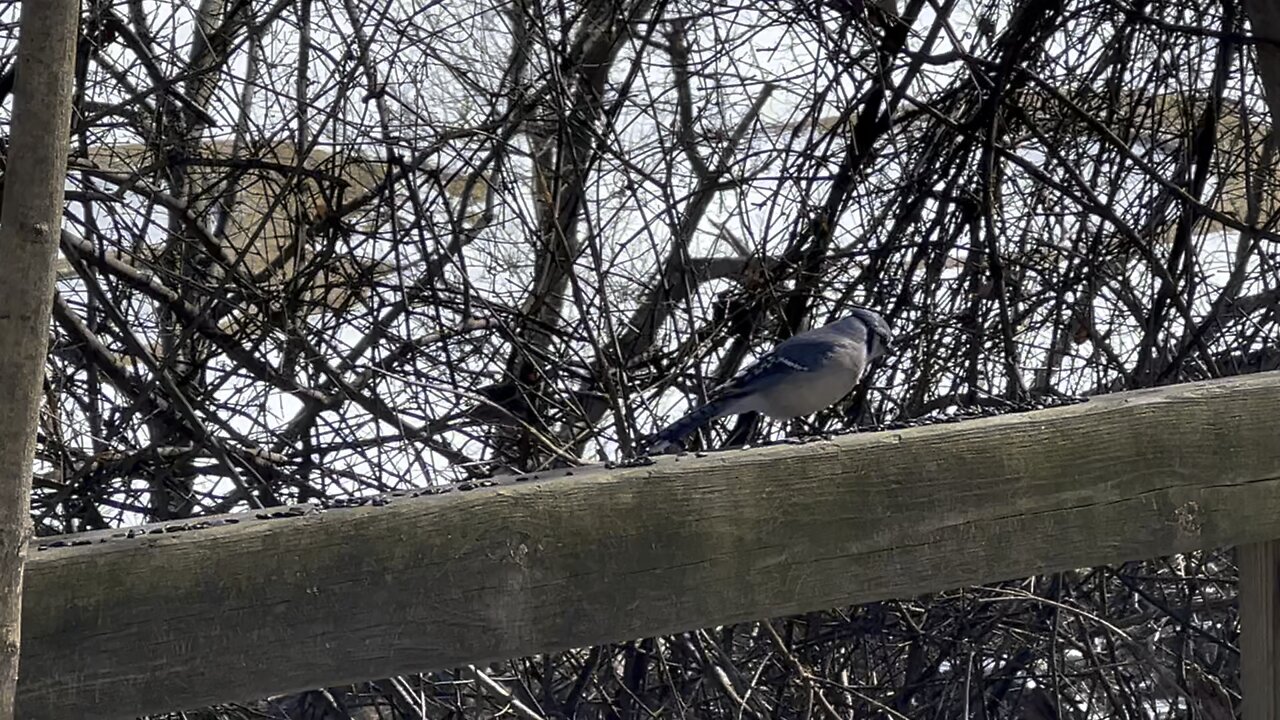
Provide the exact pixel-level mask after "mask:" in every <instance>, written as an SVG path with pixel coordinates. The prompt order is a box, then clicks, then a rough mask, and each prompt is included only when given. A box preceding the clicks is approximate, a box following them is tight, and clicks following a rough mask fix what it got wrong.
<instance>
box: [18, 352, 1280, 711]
mask: <svg viewBox="0 0 1280 720" xmlns="http://www.w3.org/2000/svg"><path fill="white" fill-rule="evenodd" d="M1278 428H1280V373H1268V374H1263V375H1254V376H1249V377H1244V378H1236V379H1230V380H1224V381H1214V382H1207V383H1197V384H1190V385H1180V386H1173V387H1167V388H1161V389H1157V390H1152V391H1143V392H1134V393H1124V394H1118V395H1113V396H1108V397H1101V398H1096V399H1094V400H1091V401H1090V402H1087V403H1083V404H1080V405H1075V406H1070V407H1065V408H1057V409H1053V410H1046V411H1040V412H1034V413H1026V414H1020V415H1013V416H1006V417H999V418H991V419H984V420H979V421H972V422H963V423H955V424H948V425H934V426H928V427H921V428H915V429H911V430H906V431H893V432H881V433H872V434H862V435H853V436H847V437H841V438H838V439H836V440H832V441H822V442H813V443H809V444H801V445H783V446H776V447H769V448H763V449H758V450H752V451H730V452H722V453H712V454H708V455H706V456H705V457H692V456H689V457H684V458H679V459H676V458H664V459H661V460H659V461H658V462H657V463H656V464H653V465H650V466H646V467H632V468H617V469H604V468H597V469H593V470H590V471H585V472H584V471H581V470H579V471H577V473H576V474H575V476H573V477H565V478H555V479H548V478H545V477H544V478H543V479H541V480H531V481H528V482H521V483H512V484H510V485H506V486H502V487H495V488H487V489H478V490H472V491H469V492H453V493H449V494H446V495H441V496H436V497H419V498H412V499H410V498H403V499H396V500H393V501H391V502H390V503H388V504H385V505H382V506H377V507H374V506H366V507H361V508H355V509H345V510H334V511H328V512H321V513H311V514H307V515H303V516H298V517H288V518H284V519H274V520H254V519H252V518H253V516H247V517H243V516H242V517H241V518H240V520H241V521H240V522H238V523H235V524H222V525H220V526H218V527H213V528H209V529H202V530H191V531H187V532H174V533H160V534H147V535H142V536H140V537H136V538H131V539H123V538H111V539H107V538H108V535H109V534H99V535H95V536H85V537H82V538H75V539H78V540H80V541H87V542H88V544H85V545H82V546H70V547H59V548H53V549H46V550H42V551H38V552H33V553H32V560H31V562H30V563H29V565H28V571H27V576H26V582H27V594H26V604H25V613H24V620H25V622H24V627H23V648H22V650H23V654H22V677H21V680H20V683H19V707H20V711H19V714H20V716H21V717H24V718H33V719H37V720H38V719H40V718H65V717H88V716H92V717H97V718H124V717H132V716H135V715H137V714H140V713H143V712H156V711H163V710H173V709H179V708H189V707H193V706H199V705H203V704H208V703H213V702H216V701H227V700H237V699H246V698H253V697H261V696H266V695H269V694H275V693H280V692H285V691H291V690H298V689H303V688H312V687H317V686H323V685H330V684H337V683H343V682H348V681H356V680H360V679H367V678H374V677H386V676H389V675H395V674H400V673H407V672H414V671H424V670H430V669H433V668H444V667H452V666H459V665H465V664H468V663H475V662H481V661H486V660H492V659H498V658H505V657H511V656H517V655H524V654H529V653H536V652H543V651H553V650H561V649H565V648H570V647H575V646H586V645H591V644H596V643H603V642H608V641H616V640H622V639H627V638H636V637H643V636H649V635H654V634H661V633H669V632H675V631H681V630H686V629H690V628H695V627H703V626H709V625H715V624H721V623H731V622H737V621H745V620H751V619H757V618H763V617H770V616H778V615H784V614H788V613H797V612H803V611H809V610H816V609H821V608H828V607H833V606H839V605H844V604H849V603H858V602H866V601H871V600H877V599H883V598H890V597H901V596H910V595H915V594H918V593H923V592H929V591H935V590H941V589H945V588H952V587H958V586H964V585H970V584H975V583H983V582H991V581H996V580H1002V579H1008V578H1016V577H1023V576H1027V575H1031V574H1036V573H1045V572H1052V571H1057V570H1064V569H1070V568H1078V567H1087V566H1092V565H1098V564H1105V563H1112V562H1119V561H1123V560H1130V559H1136V558H1146V557H1152V556H1159V555H1165V554H1170V553H1175V552H1181V551H1187V550H1191V549H1195V548H1206V547H1214V546H1227V545H1236V544H1242V543H1250V542H1259V541H1265V540H1270V539H1273V538H1280V430H1278ZM45 542H46V543H47V542H48V540H47V539H46V540H45Z"/></svg>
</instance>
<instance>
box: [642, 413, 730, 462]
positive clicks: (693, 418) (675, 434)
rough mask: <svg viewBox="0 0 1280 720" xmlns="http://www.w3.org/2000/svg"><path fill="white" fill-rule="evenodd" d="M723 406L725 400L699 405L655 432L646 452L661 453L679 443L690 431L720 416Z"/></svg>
mask: <svg viewBox="0 0 1280 720" xmlns="http://www.w3.org/2000/svg"><path fill="white" fill-rule="evenodd" d="M723 406H724V403H723V402H709V403H707V404H706V405H701V406H699V407H698V408H696V409H694V410H693V412H690V413H689V414H688V415H685V416H684V417H682V418H680V419H679V420H677V421H675V422H673V423H671V424H670V425H668V426H666V427H665V428H663V429H661V430H659V431H658V432H657V433H655V434H654V435H653V437H652V438H650V440H649V443H648V447H646V448H645V452H647V453H649V454H651V455H656V454H661V453H664V452H667V451H668V450H670V449H671V448H672V447H675V446H676V445H679V444H680V441H681V440H683V439H684V438H685V437H686V436H688V435H689V434H690V433H692V432H694V431H695V430H697V429H698V428H700V427H702V426H703V425H706V424H707V423H709V422H711V420H713V419H715V418H716V417H719V416H720V415H721V414H722V413H721V410H722V409H723Z"/></svg>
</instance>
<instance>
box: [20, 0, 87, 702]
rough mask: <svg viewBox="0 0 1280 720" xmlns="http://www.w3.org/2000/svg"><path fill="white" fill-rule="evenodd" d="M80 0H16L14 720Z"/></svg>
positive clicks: (60, 225)
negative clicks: (19, 18)
mask: <svg viewBox="0 0 1280 720" xmlns="http://www.w3.org/2000/svg"><path fill="white" fill-rule="evenodd" d="M79 12H80V3H79V1H78V0H40V1H39V2H25V3H23V4H22V26H21V27H22V29H21V35H20V36H19V44H18V66H17V77H16V83H15V87H14V102H13V122H12V127H11V135H10V141H9V147H10V148H11V152H10V154H9V158H8V167H7V170H6V172H5V183H4V187H5V190H4V208H3V211H2V212H0V256H2V257H3V258H4V261H3V262H0V458H2V459H3V465H0V467H2V468H3V470H0V472H2V473H3V476H0V720H11V719H12V718H13V707H14V706H13V699H14V696H15V687H16V685H17V681H18V649H19V643H20V638H21V621H22V571H23V567H24V566H25V564H26V556H27V542H28V540H29V538H30V534H31V518H30V514H29V511H28V507H29V504H30V495H31V469H32V463H33V462H34V458H35V450H36V422H37V419H38V416H39V412H40V397H41V392H40V388H41V383H42V380H43V377H44V359H45V349H46V346H47V344H48V333H49V312H50V306H51V305H52V303H53V269H54V267H53V266H54V259H55V255H56V253H57V247H58V235H59V230H60V229H61V227H62V199H63V184H64V182H65V177H66V169H67V144H68V132H67V128H68V126H69V123H70V119H71V90H72V84H73V73H74V67H73V65H74V62H75V40H76V23H77V20H78V16H79Z"/></svg>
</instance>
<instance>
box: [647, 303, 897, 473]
mask: <svg viewBox="0 0 1280 720" xmlns="http://www.w3.org/2000/svg"><path fill="white" fill-rule="evenodd" d="M891 342H893V332H892V330H890V329H889V324H888V323H886V322H885V321H884V318H882V317H880V316H879V315H878V314H876V313H874V312H872V311H870V310H865V309H862V308H858V309H856V310H854V311H853V312H852V313H851V314H850V315H848V316H847V317H844V318H841V319H840V320H837V321H835V322H833V323H831V324H829V325H824V326H822V327H820V328H815V329H813V330H806V331H805V332H802V333H799V334H797V335H793V336H792V337H790V338H788V339H786V340H784V341H783V342H781V343H779V344H778V346H777V347H775V348H774V349H773V350H772V351H770V352H769V353H768V354H767V355H765V356H764V357H762V358H760V359H759V360H757V361H756V362H755V363H752V364H751V365H749V366H747V367H746V368H745V369H744V370H742V371H741V372H740V373H738V374H737V375H736V376H734V377H733V379H731V380H729V382H727V383H725V384H724V385H721V386H720V387H718V388H716V389H715V390H713V391H712V393H711V396H710V397H709V398H708V399H707V403H706V404H705V405H702V406H699V407H697V408H695V409H694V410H693V411H692V412H690V413H689V414H688V415H685V416H684V417H682V418H680V419H679V420H677V421H675V422H674V423H672V424H671V425H669V426H667V427H666V428H664V429H663V430H661V431H659V432H658V433H657V434H656V435H654V439H653V443H652V444H651V445H650V446H649V449H648V452H650V453H661V452H665V451H666V450H668V449H669V448H671V447H672V446H674V445H677V444H678V443H679V442H680V441H681V440H682V439H684V437H685V436H686V435H688V434H690V433H692V432H694V431H695V430H697V429H698V428H700V427H702V426H703V425H706V424H707V423H709V422H711V421H712V420H714V419H716V418H718V417H723V416H725V415H738V414H741V413H747V412H759V413H763V414H765V415H767V416H769V417H771V418H774V419H776V420H786V419H790V418H794V417H800V416H801V415H809V414H812V413H815V412H818V411H819V410H821V409H823V408H825V407H827V406H829V405H834V404H835V403H836V402H837V401H839V400H840V399H841V398H843V397H844V396H845V395H848V394H849V391H851V390H853V388H854V386H855V385H857V384H858V381H859V380H861V379H862V373H863V371H864V370H866V367H867V365H869V364H870V363H871V361H873V360H875V359H876V358H878V357H880V356H881V355H883V354H884V352H885V350H887V349H888V346H889V344H890V343H891Z"/></svg>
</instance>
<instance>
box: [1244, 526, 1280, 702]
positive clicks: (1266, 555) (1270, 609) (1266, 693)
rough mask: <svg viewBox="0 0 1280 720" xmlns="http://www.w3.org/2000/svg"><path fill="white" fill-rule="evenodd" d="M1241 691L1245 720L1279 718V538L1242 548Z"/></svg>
mask: <svg viewBox="0 0 1280 720" xmlns="http://www.w3.org/2000/svg"><path fill="white" fill-rule="evenodd" d="M1236 562H1237V564H1238V565H1239V567H1240V594H1239V597H1240V674H1241V678H1240V688H1241V692H1242V693H1243V703H1242V705H1243V713H1242V717H1243V718H1244V720H1277V719H1280V634H1278V633H1280V540H1272V541H1270V542H1263V543H1253V544H1250V545H1241V546H1240V547H1239V548H1237V549H1236Z"/></svg>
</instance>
